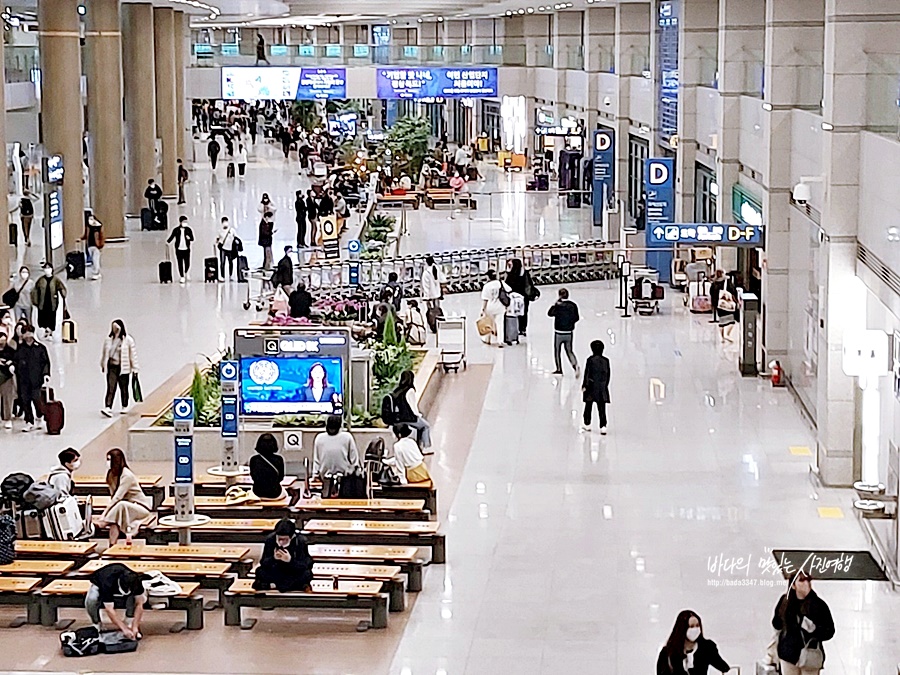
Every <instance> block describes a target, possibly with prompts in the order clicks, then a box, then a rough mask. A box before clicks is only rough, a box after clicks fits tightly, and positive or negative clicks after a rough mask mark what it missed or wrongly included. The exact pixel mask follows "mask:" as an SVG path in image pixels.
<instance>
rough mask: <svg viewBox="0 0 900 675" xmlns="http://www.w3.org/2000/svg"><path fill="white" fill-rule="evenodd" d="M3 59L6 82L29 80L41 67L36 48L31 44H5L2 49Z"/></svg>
mask: <svg viewBox="0 0 900 675" xmlns="http://www.w3.org/2000/svg"><path fill="white" fill-rule="evenodd" d="M3 61H4V67H5V68H6V81H7V82H31V81H32V80H33V79H34V73H35V72H36V71H37V70H39V69H40V67H41V62H40V57H39V56H38V48H37V47H33V46H18V45H7V46H6V47H4V49H3Z"/></svg>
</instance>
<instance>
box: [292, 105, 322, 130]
mask: <svg viewBox="0 0 900 675" xmlns="http://www.w3.org/2000/svg"><path fill="white" fill-rule="evenodd" d="M291 121H292V122H293V123H294V124H297V125H299V126H301V127H303V128H304V129H306V130H307V131H312V130H313V129H316V128H317V127H320V126H322V118H320V117H319V113H318V112H317V109H316V102H315V101H294V102H293V103H292V104H291Z"/></svg>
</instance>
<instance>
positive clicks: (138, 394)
mask: <svg viewBox="0 0 900 675" xmlns="http://www.w3.org/2000/svg"><path fill="white" fill-rule="evenodd" d="M131 398H132V399H134V402H135V403H141V402H142V401H143V400H144V392H142V391H141V380H140V378H138V374H137V373H132V375H131Z"/></svg>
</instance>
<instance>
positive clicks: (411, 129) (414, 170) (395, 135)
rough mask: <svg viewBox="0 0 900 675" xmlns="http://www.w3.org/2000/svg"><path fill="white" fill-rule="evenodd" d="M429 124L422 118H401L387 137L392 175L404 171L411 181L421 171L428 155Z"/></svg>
mask: <svg viewBox="0 0 900 675" xmlns="http://www.w3.org/2000/svg"><path fill="white" fill-rule="evenodd" d="M430 135H431V123H430V122H429V121H428V120H427V119H426V118H424V117H401V118H400V119H399V120H397V121H396V122H394V125H393V126H392V127H391V128H390V130H389V131H388V135H387V140H386V142H387V146H388V147H389V148H390V149H391V152H392V153H393V155H392V156H393V161H392V164H393V166H394V169H395V171H394V174H395V175H397V174H399V173H400V172H401V171H406V172H407V173H408V174H409V175H410V176H411V177H412V178H413V179H415V178H417V177H418V175H419V171H421V169H422V162H423V161H424V160H425V156H426V155H427V154H428V138H429V136H430Z"/></svg>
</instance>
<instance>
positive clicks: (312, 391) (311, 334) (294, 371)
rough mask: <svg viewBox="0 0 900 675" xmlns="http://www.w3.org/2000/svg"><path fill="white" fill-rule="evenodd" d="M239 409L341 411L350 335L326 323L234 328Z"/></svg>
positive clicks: (290, 412)
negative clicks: (319, 325)
mask: <svg viewBox="0 0 900 675" xmlns="http://www.w3.org/2000/svg"><path fill="white" fill-rule="evenodd" d="M234 345H235V353H236V355H237V357H238V361H239V363H240V387H239V389H240V396H239V400H240V411H241V414H242V415H250V416H258V417H271V416H275V415H332V414H334V415H343V414H344V412H345V408H346V407H347V406H346V405H345V401H346V400H347V396H348V395H349V391H350V383H349V379H350V375H349V373H350V335H349V333H348V332H347V331H341V330H335V329H331V330H328V331H323V330H321V329H302V328H297V327H293V326H291V327H284V328H282V329H262V328H261V329H252V328H239V329H237V330H235V338H234Z"/></svg>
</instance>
